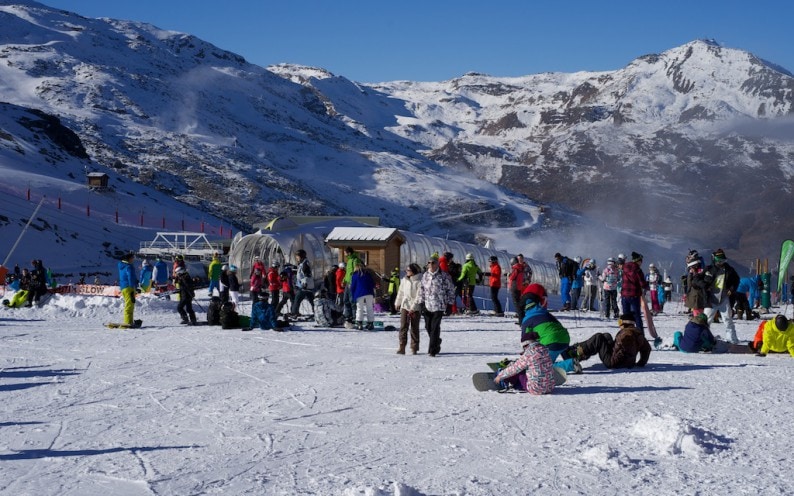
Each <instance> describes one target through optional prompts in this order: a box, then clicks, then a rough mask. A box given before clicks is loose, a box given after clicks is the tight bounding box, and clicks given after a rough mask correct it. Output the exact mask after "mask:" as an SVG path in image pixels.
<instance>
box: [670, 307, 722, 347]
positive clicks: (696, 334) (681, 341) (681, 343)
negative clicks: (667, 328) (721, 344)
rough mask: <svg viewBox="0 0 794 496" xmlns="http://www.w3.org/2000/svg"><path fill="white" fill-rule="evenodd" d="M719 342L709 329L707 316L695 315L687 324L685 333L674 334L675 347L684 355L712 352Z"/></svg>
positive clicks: (677, 332)
mask: <svg viewBox="0 0 794 496" xmlns="http://www.w3.org/2000/svg"><path fill="white" fill-rule="evenodd" d="M716 345H717V340H716V339H715V338H714V335H713V334H712V333H711V330H710V329H709V321H708V318H707V317H706V315H705V314H703V313H701V314H698V315H693V316H692V318H690V319H689V322H687V324H686V327H685V328H684V332H681V331H676V332H675V333H674V334H673V346H675V347H676V348H678V350H679V351H682V352H684V353H698V352H701V351H711V350H713V349H714V346H716Z"/></svg>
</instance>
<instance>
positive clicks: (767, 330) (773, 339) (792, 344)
mask: <svg viewBox="0 0 794 496" xmlns="http://www.w3.org/2000/svg"><path fill="white" fill-rule="evenodd" d="M770 352H773V353H786V352H788V354H789V355H791V356H793V357H794V322H791V321H790V320H788V319H787V318H786V316H785V315H778V316H776V317H775V320H770V321H768V322H767V323H766V324H764V337H763V342H762V343H761V349H760V350H759V352H758V356H766V354H767V353H770Z"/></svg>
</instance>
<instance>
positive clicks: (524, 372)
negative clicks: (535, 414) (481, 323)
mask: <svg viewBox="0 0 794 496" xmlns="http://www.w3.org/2000/svg"><path fill="white" fill-rule="evenodd" d="M524 337H525V338H526V339H525V341H522V342H521V346H522V347H523V349H524V351H523V353H521V356H520V357H518V359H517V360H515V361H514V362H511V363H510V364H509V365H508V366H507V367H505V368H504V369H502V370H500V371H499V373H498V374H497V375H496V378H495V379H494V382H495V383H496V384H499V383H502V382H504V383H506V384H509V385H510V386H512V387H513V388H515V389H520V390H522V391H526V392H528V393H529V394H534V395H540V394H549V393H551V392H552V391H554V371H553V367H552V361H551V356H550V355H549V350H548V349H547V348H546V347H545V346H543V345H542V344H540V342H539V341H538V339H539V336H538V333H536V332H528V333H526V334H525V335H524Z"/></svg>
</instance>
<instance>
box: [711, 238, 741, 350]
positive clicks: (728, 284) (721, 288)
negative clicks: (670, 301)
mask: <svg viewBox="0 0 794 496" xmlns="http://www.w3.org/2000/svg"><path fill="white" fill-rule="evenodd" d="M711 260H712V264H711V265H709V266H708V267H706V270H705V271H704V272H703V276H704V277H703V280H704V281H705V283H706V308H705V309H704V310H703V311H704V312H705V314H706V316H707V317H708V319H709V322H714V317H715V315H716V313H717V312H720V315H722V317H723V318H724V319H725V334H726V336H725V340H726V341H730V342H731V343H733V344H736V343H738V342H739V339H738V338H737V337H736V327H735V326H734V324H733V315H732V312H731V301H730V300H731V297H732V295H733V294H734V293H735V292H736V288H737V287H738V286H739V274H737V273H736V271H735V270H734V268H733V267H731V265H730V264H729V263H728V262H727V260H728V258H727V257H726V256H725V252H724V251H723V250H722V248H718V249H717V251H715V252H714V253H713V254H712V257H711Z"/></svg>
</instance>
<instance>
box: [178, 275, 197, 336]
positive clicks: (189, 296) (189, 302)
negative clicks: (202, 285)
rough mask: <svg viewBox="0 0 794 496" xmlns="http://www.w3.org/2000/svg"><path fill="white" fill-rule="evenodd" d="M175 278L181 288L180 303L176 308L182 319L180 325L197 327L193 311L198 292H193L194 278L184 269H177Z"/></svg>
mask: <svg viewBox="0 0 794 496" xmlns="http://www.w3.org/2000/svg"><path fill="white" fill-rule="evenodd" d="M174 277H175V278H176V283H177V286H178V287H179V303H178V304H177V306H176V311H177V312H178V313H179V316H180V317H182V322H180V323H181V324H187V325H196V323H197V321H196V312H194V311H193V298H195V297H196V292H195V291H194V290H193V278H191V277H190V274H189V273H188V271H187V269H186V268H184V267H177V269H176V271H175V272H174Z"/></svg>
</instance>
